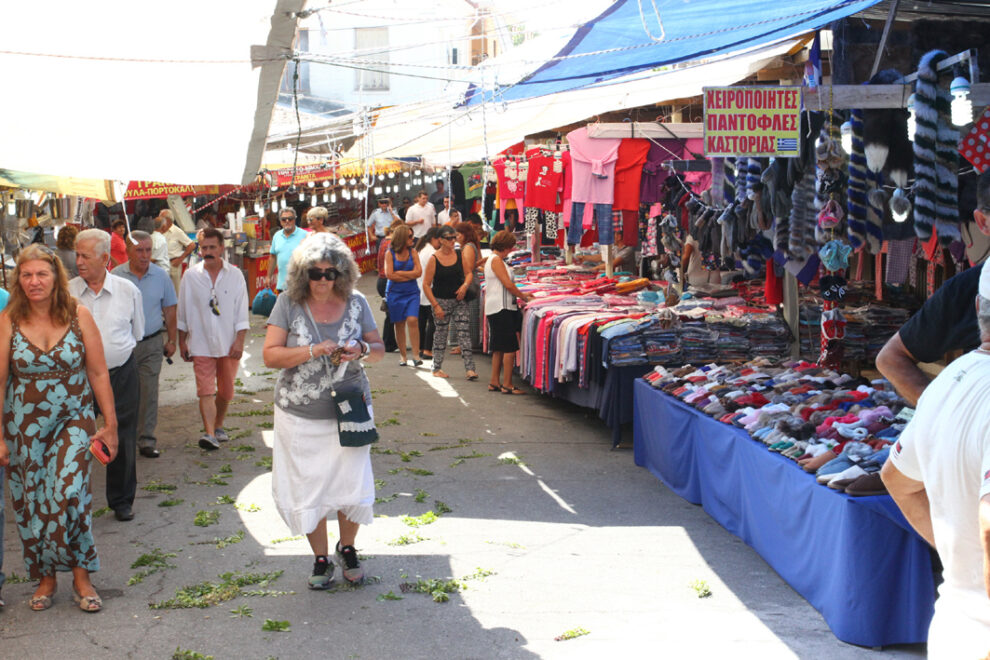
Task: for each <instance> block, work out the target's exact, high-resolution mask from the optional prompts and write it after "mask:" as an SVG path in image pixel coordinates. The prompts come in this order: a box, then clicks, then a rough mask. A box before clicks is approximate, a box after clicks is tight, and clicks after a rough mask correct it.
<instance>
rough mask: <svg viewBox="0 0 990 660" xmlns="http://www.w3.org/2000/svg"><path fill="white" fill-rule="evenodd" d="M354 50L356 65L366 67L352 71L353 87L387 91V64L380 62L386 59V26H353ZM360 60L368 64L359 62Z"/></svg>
mask: <svg viewBox="0 0 990 660" xmlns="http://www.w3.org/2000/svg"><path fill="white" fill-rule="evenodd" d="M354 51H355V53H356V55H355V58H354V59H355V60H357V62H359V64H358V66H365V67H367V68H366V69H356V70H355V71H354V89H355V90H364V91H379V92H382V91H388V85H389V80H388V77H389V76H388V65H384V64H381V63H382V62H387V61H388V28H384V27H373V28H355V29H354ZM362 60H364V61H366V62H368V64H365V65H362V64H360V62H361V61H362ZM372 62H374V64H372Z"/></svg>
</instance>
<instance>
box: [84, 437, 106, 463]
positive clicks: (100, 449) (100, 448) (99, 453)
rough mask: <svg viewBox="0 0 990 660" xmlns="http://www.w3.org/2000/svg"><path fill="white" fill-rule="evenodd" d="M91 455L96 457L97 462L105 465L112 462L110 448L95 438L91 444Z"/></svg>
mask: <svg viewBox="0 0 990 660" xmlns="http://www.w3.org/2000/svg"><path fill="white" fill-rule="evenodd" d="M89 453H91V454H92V455H93V456H95V457H96V460H98V461H99V462H100V463H102V464H103V465H107V464H108V463H109V462H110V448H109V447H107V445H106V443H105V442H103V441H102V440H100V439H99V438H93V440H92V442H90V443H89Z"/></svg>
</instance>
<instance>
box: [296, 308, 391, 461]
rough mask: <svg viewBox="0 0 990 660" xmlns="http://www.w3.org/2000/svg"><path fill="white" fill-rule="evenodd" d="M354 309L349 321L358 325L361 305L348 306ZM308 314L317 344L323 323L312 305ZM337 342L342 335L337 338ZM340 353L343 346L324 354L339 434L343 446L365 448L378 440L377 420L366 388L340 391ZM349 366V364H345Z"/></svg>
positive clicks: (307, 310) (320, 339)
mask: <svg viewBox="0 0 990 660" xmlns="http://www.w3.org/2000/svg"><path fill="white" fill-rule="evenodd" d="M348 306H349V307H350V308H351V318H350V321H351V323H352V324H354V325H355V326H356V325H357V322H358V319H357V314H359V313H360V308H359V307H358V306H356V305H348ZM305 307H306V315H307V316H308V317H309V320H310V322H311V323H312V324H313V328H314V329H315V330H316V339H317V343H319V342H322V341H323V338H322V337H321V336H320V326H318V325H317V324H316V319H314V318H313V313H312V312H311V311H310V310H309V305H308V304H307V305H305ZM337 340H338V343H339V341H340V337H337ZM340 353H343V348H342V345H341V346H339V347H338V348H337V350H336V351H334V353H332V354H331V355H330V356H326V355H323V356H321V358H320V359H321V360H323V364H324V366H325V367H326V368H327V370H328V371H329V372H330V398H331V399H332V400H333V407H334V412H335V413H336V414H337V435H338V437H339V439H340V446H341V447H363V446H365V445H370V444H372V443H373V442H378V429H377V428H376V427H375V420H374V419H372V417H371V411H370V410H369V409H368V402H367V401H365V399H364V392H363V391H356V392H338V391H337V388H336V387H334V385H333V382H334V381H335V380H337V378H336V374H335V370H336V371H337V372H339V370H340V367H341V364H340ZM328 362H329V364H327V363H328ZM344 368H345V369H346V365H344Z"/></svg>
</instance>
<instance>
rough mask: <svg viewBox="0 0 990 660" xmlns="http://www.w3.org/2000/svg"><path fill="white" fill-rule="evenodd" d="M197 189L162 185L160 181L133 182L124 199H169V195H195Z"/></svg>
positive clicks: (169, 184)
mask: <svg viewBox="0 0 990 660" xmlns="http://www.w3.org/2000/svg"><path fill="white" fill-rule="evenodd" d="M195 194H196V189H195V188H194V187H193V186H186V185H181V184H175V183H162V182H160V181H131V182H130V184H129V185H128V186H127V192H125V193H124V199H126V200H128V201H130V200H132V199H154V198H158V197H168V196H169V195H182V196H183V197H185V196H188V195H195Z"/></svg>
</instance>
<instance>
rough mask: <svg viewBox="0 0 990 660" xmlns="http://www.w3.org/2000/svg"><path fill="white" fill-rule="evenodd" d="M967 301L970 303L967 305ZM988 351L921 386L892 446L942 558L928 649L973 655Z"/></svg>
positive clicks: (985, 470) (988, 619) (978, 646)
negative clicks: (917, 492) (920, 488)
mask: <svg viewBox="0 0 990 660" xmlns="http://www.w3.org/2000/svg"><path fill="white" fill-rule="evenodd" d="M971 306H972V305H971ZM988 427H990V355H987V354H985V353H980V352H976V351H973V352H971V353H967V354H966V355H964V356H962V357H961V358H959V359H958V360H956V361H954V362H953V363H952V364H950V365H949V366H948V367H946V368H945V370H944V371H942V373H940V374H939V375H938V377H937V378H936V379H935V380H934V381H932V383H931V384H930V385H929V386H928V387H926V388H925V391H924V393H922V395H921V399H919V400H918V407H917V410H916V412H915V414H914V418H913V419H912V420H911V422H910V423H909V424H908V425H907V428H905V429H904V431H903V432H902V433H901V435H900V438H898V440H897V442H896V443H894V447H893V448H892V449H891V452H890V462H891V463H892V464H893V465H894V466H895V467H896V468H897V469H898V470H899V471H900V472H901V473H903V474H904V476H906V477H908V478H909V479H914V480H915V481H921V482H922V483H924V486H925V492H926V494H927V495H928V502H929V510H930V514H931V521H932V532H933V534H934V536H935V549H936V550H937V551H938V556H939V558H940V559H941V560H942V566H943V570H942V578H943V582H942V584H941V585H940V586H939V588H938V600H936V601H935V616H934V617H932V623H931V627H930V628H929V630H928V653H929V655H930V657H933V658H935V657H938V658H979V657H983V656H984V655H985V654H986V651H987V640H990V600H987V594H986V591H985V587H984V584H983V560H984V552H983V547H982V543H981V535H980V522H979V503H980V499H981V498H983V497H984V496H986V495H987V494H990V434H988V433H987V428H988Z"/></svg>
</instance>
